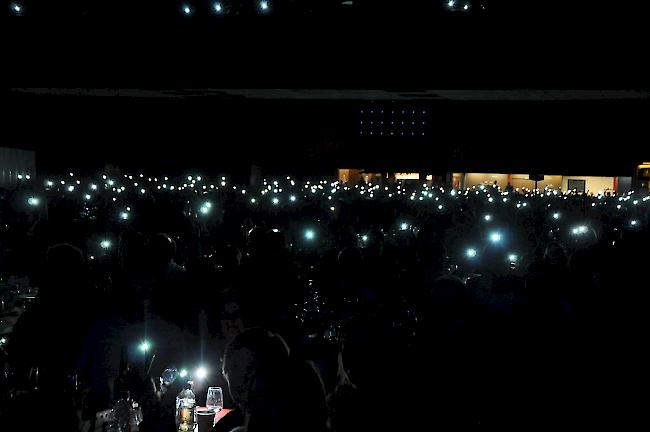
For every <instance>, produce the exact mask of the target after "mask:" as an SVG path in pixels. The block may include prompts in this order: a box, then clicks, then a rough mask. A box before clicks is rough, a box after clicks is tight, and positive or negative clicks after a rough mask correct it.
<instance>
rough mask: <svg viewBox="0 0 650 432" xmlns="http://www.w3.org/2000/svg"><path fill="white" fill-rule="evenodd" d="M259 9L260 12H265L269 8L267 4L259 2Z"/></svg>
mask: <svg viewBox="0 0 650 432" xmlns="http://www.w3.org/2000/svg"><path fill="white" fill-rule="evenodd" d="M260 7H261V8H262V10H267V9H268V8H269V2H267V1H261V2H260Z"/></svg>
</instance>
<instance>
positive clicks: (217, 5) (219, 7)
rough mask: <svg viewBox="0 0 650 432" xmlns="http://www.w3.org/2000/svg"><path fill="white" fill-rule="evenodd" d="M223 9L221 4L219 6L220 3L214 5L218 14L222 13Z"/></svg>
mask: <svg viewBox="0 0 650 432" xmlns="http://www.w3.org/2000/svg"><path fill="white" fill-rule="evenodd" d="M221 9H222V8H221V4H219V3H215V5H214V10H215V11H216V12H221Z"/></svg>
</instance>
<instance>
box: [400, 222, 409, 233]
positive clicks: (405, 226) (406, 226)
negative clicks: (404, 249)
mask: <svg viewBox="0 0 650 432" xmlns="http://www.w3.org/2000/svg"><path fill="white" fill-rule="evenodd" d="M408 228H409V224H407V223H403V224H401V225H400V229H401V230H402V231H405V230H407V229H408Z"/></svg>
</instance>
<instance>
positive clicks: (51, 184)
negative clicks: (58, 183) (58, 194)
mask: <svg viewBox="0 0 650 432" xmlns="http://www.w3.org/2000/svg"><path fill="white" fill-rule="evenodd" d="M45 184H46V185H47V186H48V187H52V186H54V183H52V182H51V181H49V180H48V181H47V182H45Z"/></svg>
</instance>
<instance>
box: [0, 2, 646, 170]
mask: <svg viewBox="0 0 650 432" xmlns="http://www.w3.org/2000/svg"><path fill="white" fill-rule="evenodd" d="M23 3H24V4H25V11H26V12H25V14H24V15H23V16H20V17H15V16H10V15H11V14H10V13H7V12H5V16H3V20H2V33H3V36H4V37H3V40H4V41H5V43H4V44H3V45H4V46H3V53H2V57H3V62H2V63H3V65H4V66H3V78H2V79H3V81H4V86H3V94H2V105H3V112H4V114H3V116H2V120H1V122H2V123H1V126H2V143H3V144H2V145H6V146H17V147H26V148H34V149H36V150H37V157H38V159H37V164H38V168H39V170H42V171H46V172H47V171H57V170H67V169H68V167H70V169H72V168H74V169H75V170H88V171H92V170H96V169H99V168H101V167H103V165H104V163H105V162H111V163H116V164H119V165H120V166H124V167H133V168H134V169H135V168H139V167H144V168H148V169H152V170H159V169H160V170H169V169H185V166H190V167H197V168H204V169H235V168H238V167H247V166H248V165H250V164H251V163H256V164H260V165H262V166H264V167H268V168H269V169H275V170H289V171H291V172H297V173H298V172H300V171H305V172H317V171H329V170H331V169H332V168H334V167H343V166H350V167H353V166H356V167H363V168H368V169H371V168H377V169H404V170H406V169H409V170H410V169H432V170H442V171H444V170H446V169H447V168H450V169H458V170H462V169H472V170H486V171H510V170H514V171H524V172H527V171H533V170H536V169H539V170H543V171H545V172H560V171H566V170H569V169H570V170H571V172H575V171H579V172H576V174H599V173H602V174H626V173H629V169H630V167H631V166H632V165H633V164H635V163H637V162H638V161H640V160H642V159H648V149H647V145H646V142H647V126H646V123H647V121H646V118H647V117H648V97H647V89H648V76H650V73H649V71H648V68H647V66H646V62H645V57H646V55H647V49H646V43H645V41H646V40H648V39H650V38H648V36H649V35H648V34H647V33H648V26H647V18H648V14H647V11H648V6H647V2H622V3H620V2H616V3H615V2H609V3H604V2H602V3H600V2H581V1H579V2H561V3H560V2H538V1H530V2H513V1H496V0H494V1H491V2H485V4H486V5H487V9H486V10H485V11H480V10H479V6H480V4H481V2H473V3H472V4H473V6H472V13H467V14H463V13H449V11H446V10H445V9H444V8H443V7H442V6H441V4H439V3H437V2H355V4H356V5H355V7H354V8H341V7H338V6H337V7H334V6H332V3H331V2H306V3H305V4H306V5H308V6H309V7H305V8H303V9H301V8H299V7H297V6H296V4H292V3H291V2H271V4H272V6H273V11H272V13H270V14H268V16H259V14H256V13H254V12H250V13H248V12H242V13H241V14H239V15H237V16H227V17H215V16H214V15H213V14H211V13H209V12H208V6H209V5H208V3H207V2H193V3H194V4H195V5H196V7H197V9H196V13H195V14H194V16H192V17H191V18H187V17H183V16H182V14H181V13H180V3H179V2H169V1H162V2H146V1H145V2H134V4H120V5H116V4H114V3H108V2H88V3H86V2H39V1H34V0H32V1H28V2H23ZM397 3H399V4H397ZM7 4H9V3H7ZM423 4H426V6H422V5H423ZM7 10H8V9H6V10H5V11H7ZM27 11H29V13H27ZM310 11H311V12H310ZM17 88H71V89H83V88H87V89H90V90H88V91H87V92H86V95H85V96H70V95H66V96H60V95H58V96H55V95H52V94H51V93H48V94H42V93H39V92H29V93H25V92H20V91H16V90H12V89H17ZM104 88H107V89H120V88H122V89H142V90H152V93H149V94H148V95H147V96H139V97H124V96H99V95H101V94H102V92H101V91H98V90H93V89H104ZM187 88H190V89H197V88H226V89H227V88H245V89H274V88H289V89H301V88H302V89H336V90H337V91H339V92H340V94H342V95H346V92H349V94H348V96H349V97H346V98H345V100H336V99H332V98H328V99H326V100H322V99H319V100H309V99H307V100H305V99H296V98H295V97H290V98H286V99H283V98H282V97H280V98H275V99H271V100H269V99H266V98H265V96H264V95H257V96H256V95H255V92H254V91H253V92H252V95H251V96H249V97H247V98H243V97H237V96H232V95H229V94H216V95H215V94H212V95H210V96H203V95H202V93H201V92H189V95H188V94H185V95H184V96H183V97H180V96H178V95H177V97H169V95H168V93H169V91H179V90H180V89H187ZM359 89H369V90H372V89H383V90H389V91H392V92H395V93H397V94H402V93H408V94H410V95H412V96H410V97H407V98H401V99H399V98H398V100H396V103H399V104H402V105H404V106H418V107H427V109H429V110H430V112H431V119H430V121H429V122H428V124H429V125H430V130H428V131H427V134H426V135H425V137H422V138H417V139H404V140H401V139H400V140H397V139H388V138H380V139H377V138H376V137H374V138H372V139H370V138H363V137H360V136H359V133H358V132H359V130H358V126H359V125H358V122H359V118H360V117H359V112H360V110H361V109H362V108H363V107H366V106H368V104H369V103H372V99H371V98H365V97H357V99H356V100H355V96H350V95H356V94H358V93H355V92H357V91H358V90H359ZM423 89H476V90H481V89H523V90H526V89H561V90H572V89H623V90H640V91H641V92H645V95H646V97H645V98H642V99H630V100H611V99H601V100H580V98H575V99H576V100H568V101H556V100H545V101H529V100H525V99H526V98H525V97H524V98H519V100H517V101H506V100H500V99H498V98H497V99H495V100H473V101H457V100H445V99H444V98H443V99H434V100H432V99H431V98H426V97H425V98H422V99H420V98H418V96H417V95H418V91H420V90H423ZM180 93H182V92H180ZM163 96H164V97H163ZM522 99H523V100H522ZM375 102H381V101H375ZM381 103H385V102H381ZM181 167H182V168H181Z"/></svg>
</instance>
